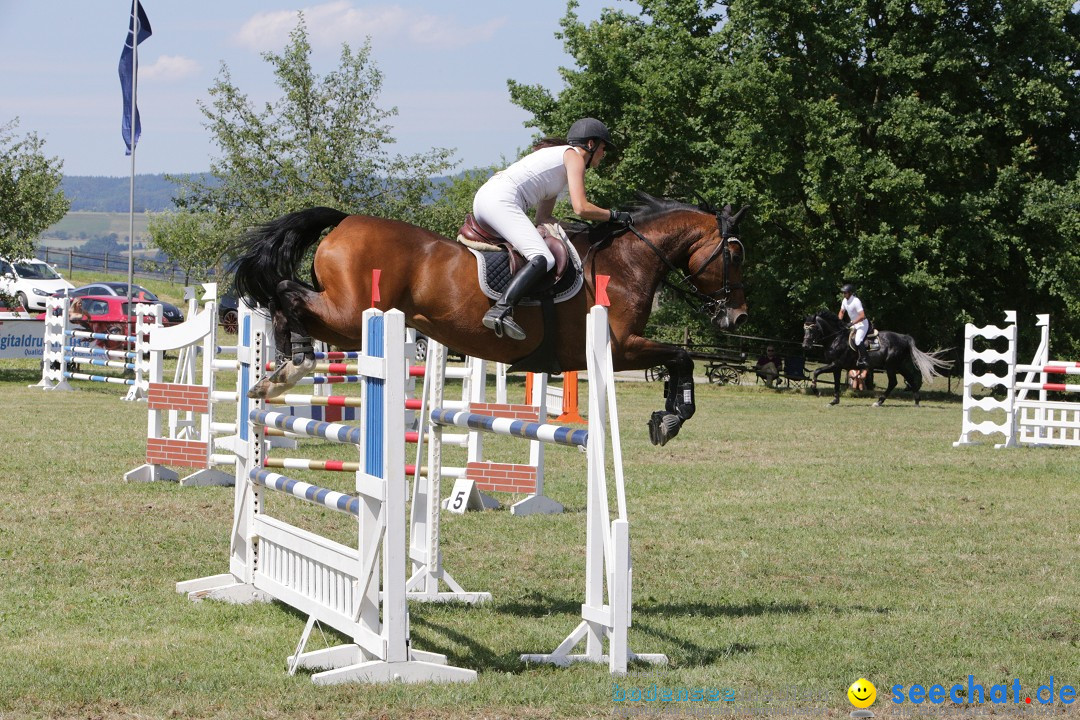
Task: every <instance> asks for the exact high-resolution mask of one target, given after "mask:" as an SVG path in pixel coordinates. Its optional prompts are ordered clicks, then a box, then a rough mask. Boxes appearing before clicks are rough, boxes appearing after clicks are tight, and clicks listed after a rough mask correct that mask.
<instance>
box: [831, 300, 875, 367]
mask: <svg viewBox="0 0 1080 720" xmlns="http://www.w3.org/2000/svg"><path fill="white" fill-rule="evenodd" d="M840 292H841V293H843V295H844V299H843V301H842V302H841V303H840V312H838V313H837V316H838V317H839V318H840V319H841V320H842V319H843V318H844V313H847V316H848V321H849V322H850V323H851V329H852V330H854V331H855V350H856V351H857V352H858V353H859V361H858V363H856V364H857V366H858V367H861V368H864V367H867V362H866V333H867V332H869V331H870V321H868V320H867V319H866V312H865V311H864V310H863V304H862V300H860V299H859V298H858V297H857V296H856V295H855V286H854V285H852V284H851V283H847V284H846V285H844V287H842V288H840Z"/></svg>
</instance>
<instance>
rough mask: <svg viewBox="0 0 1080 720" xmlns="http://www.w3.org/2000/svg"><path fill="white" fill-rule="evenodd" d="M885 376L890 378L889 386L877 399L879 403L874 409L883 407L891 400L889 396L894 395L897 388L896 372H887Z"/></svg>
mask: <svg viewBox="0 0 1080 720" xmlns="http://www.w3.org/2000/svg"><path fill="white" fill-rule="evenodd" d="M885 374H886V375H888V376H889V386H888V387H887V388H885V392H884V393H883V394H882V396H881V397H879V398H878V399H877V402H876V403H874V407H881V406H882V405H884V404H885V401H886V400H888V399H889V395H891V394H892V391H893V389H895V388H896V371H895V370H886V371H885Z"/></svg>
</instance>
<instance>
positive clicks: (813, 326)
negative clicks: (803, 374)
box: [803, 310, 952, 407]
mask: <svg viewBox="0 0 1080 720" xmlns="http://www.w3.org/2000/svg"><path fill="white" fill-rule="evenodd" d="M818 344H820V345H821V346H823V347H824V348H825V361H826V364H825V365H822V366H821V367H819V368H818V369H817V370H814V382H813V385H814V388H815V389H817V379H818V375H821V374H822V373H827V372H829V371H832V374H833V382H834V383H835V384H836V393H835V395H834V396H833V399H832V401H831V402H830V403H829V404H830V405H837V404H839V403H840V387H841V385H840V371H841V370H852V369H855V367H856V363H857V362H858V359H859V354H858V352H856V350H855V348H854V347H852V345H851V341H850V340H849V338H848V325H847V324H846V323H844V322H843V321H841V320H840V318H838V317H837V316H836V313H834V312H830V311H829V310H822V311H820V312H819V313H818V314H817V315H810V316H808V317H807V318H806V319H805V321H804V322H803V349H804V350H809V349H810V348H811V347H812V346H813V345H818ZM868 350H869V352H868V353H867V361H868V363H869V369H870V370H884V371H885V373H886V374H888V376H889V386H888V387H887V388H885V393H884V394H883V395H882V396H881V397H880V398H878V400H877V402H876V403H874V405H875V406H877V407H880V406H881V405H882V404H883V403H884V402H885V401H886V400H888V399H889V395H890V394H891V393H892V391H893V389H894V388H895V387H896V375H897V373H899V374H901V375H903V376H904V381H905V382H907V389H908V390H911V391H912V392H913V393H914V394H915V405H918V404H919V390H920V389H921V388H922V386H923V383H924V382H930V381H931V380H932V379H933V378H935V377H937V376H938V375H939V373H938V369H944V368H948V367H951V366H952V363H951V362H949V361H947V360H942V359H941V357H940V356H941V355H942V353H943V352H944V351H942V350H939V351H937V352H932V353H925V352H923V351H922V350H920V349H919V348H917V347H915V339H914V338H912V337H911V336H910V335H901V334H900V333H894V332H888V331H886V330H881V331H879V332H878V344H877V348H876V349H870V348H868Z"/></svg>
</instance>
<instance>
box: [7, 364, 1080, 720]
mask: <svg viewBox="0 0 1080 720" xmlns="http://www.w3.org/2000/svg"><path fill="white" fill-rule="evenodd" d="M36 379H37V378H36V371H35V370H34V369H32V368H30V367H29V365H28V364H25V363H24V364H20V363H18V362H10V363H7V364H5V365H2V366H0V389H2V390H3V392H4V396H5V412H4V417H5V420H6V422H5V423H4V438H5V442H4V448H3V451H2V453H0V458H2V460H0V463H2V470H3V472H2V477H3V478H4V481H3V487H4V493H3V499H2V500H0V718H4V720H7V719H8V718H25V717H85V718H144V717H149V718H157V717H177V718H187V717H200V718H202V717H212V718H229V719H233V718H235V719H237V720H240V719H246V718H361V717H364V718H367V717H392V718H396V717H419V718H433V717H449V718H475V717H503V718H509V717H527V718H549V717H550V718H563V717H609V716H611V715H612V713H613V711H615V710H616V709H620V708H621V709H623V710H625V708H626V705H627V704H626V703H622V704H618V703H615V702H613V701H612V696H613V680H612V678H611V677H610V676H609V675H608V674H607V672H606V668H601V667H586V666H579V667H574V668H570V669H553V668H548V667H541V666H528V667H527V666H524V665H523V664H521V663H520V662H519V661H518V656H519V654H521V653H526V652H528V653H537V652H550V651H551V650H552V649H553V648H554V647H555V646H556V645H557V644H558V643H559V642H560V641H561V640H562V639H563V637H564V636H565V635H566V634H567V633H568V632H569V631H570V630H571V629H572V628H573V627H574V625H575V624H576V622H577V620H576V618H577V616H578V614H579V612H580V603H581V600H582V590H583V587H582V586H583V570H584V554H583V546H584V512H583V511H584V506H585V476H584V456H583V455H582V454H581V453H579V452H577V451H575V450H571V449H564V448H558V447H551V448H548V451H547V458H548V464H547V490H548V494H549V495H550V496H551V497H553V498H555V499H557V500H559V501H560V502H562V503H563V504H564V505H566V507H567V512H566V513H564V514H562V515H559V516H542V517H527V518H519V517H514V516H511V515H510V513H509V512H506V511H496V512H488V513H470V514H468V515H466V516H445V521H444V525H443V541H444V544H443V549H444V555H445V563H446V566H447V568H448V569H449V571H450V572H451V573H452V574H453V575H454V576H455V578H456V579H457V580H458V581H459V582H460V583H461V584H462V585H464V586H465V588H466V589H467V590H488V591H490V592H491V593H492V594H493V596H494V601H493V602H492V603H490V604H488V605H486V606H481V607H467V606H460V605H448V606H431V605H413V606H412V608H411V612H412V637H413V644H414V645H415V646H416V647H417V648H418V649H422V650H433V651H437V652H442V653H446V654H447V655H448V656H449V659H450V662H451V663H453V664H455V665H459V666H463V667H468V668H474V669H476V670H477V671H478V672H479V679H478V681H477V682H476V683H474V684H470V685H455V686H437V685H429V686H423V685H421V686H401V685H390V686H357V685H344V686H337V687H329V688H325V687H324V688H316V687H314V686H312V684H311V682H310V680H309V679H308V677H307V676H306V675H303V674H298V675H297V676H294V677H290V676H288V675H287V674H286V671H285V657H286V656H287V655H288V654H290V653H291V652H292V650H293V648H294V647H295V645H296V642H297V640H298V639H299V636H300V633H301V631H302V630H303V625H304V620H305V618H303V617H301V616H300V615H298V614H297V613H295V612H293V611H291V610H290V609H288V608H287V607H284V606H281V605H276V604H272V605H257V606H231V605H226V604H218V603H211V602H204V603H198V604H195V603H191V602H189V601H188V600H187V599H186V598H184V597H182V596H180V595H178V594H176V593H175V592H174V585H175V583H176V582H177V581H179V580H186V579H191V578H195V577H200V576H205V575H211V574H216V573H220V572H224V571H225V570H226V569H227V544H226V543H227V540H226V538H227V533H228V529H229V526H230V522H231V514H232V490H231V489H229V488H187V487H179V486H176V485H172V484H147V485H143V484H125V483H124V482H123V481H122V479H121V478H122V475H123V474H124V472H126V471H127V470H129V469H131V468H132V467H135V466H136V465H138V464H140V463H141V462H142V456H143V451H144V448H143V442H144V437H145V423H146V408H145V405H142V404H132V403H124V402H122V401H121V400H120V399H119V396H120V395H121V393H122V391H121V390H119V389H118V388H115V387H108V386H99V385H86V384H80V385H79V386H78V387H79V389H78V390H76V391H74V392H70V393H48V394H46V393H43V392H41V391H38V390H32V389H27V388H26V385H27V384H29V383H31V382H33V381H35V380H36ZM660 392H661V391H660V386H659V385H657V384H655V383H648V384H646V383H620V384H619V391H618V399H619V403H620V419H621V424H622V429H623V443H624V457H625V462H626V468H627V477H628V494H629V502H630V514H631V533H632V541H633V552H634V562H635V566H634V567H635V570H634V583H635V586H634V592H635V616H634V627H633V628H632V630H631V645H632V647H633V648H635V649H637V650H639V651H641V652H662V653H666V654H667V655H668V657H669V658H670V660H671V666H670V668H669V669H667V670H665V671H662V672H661V673H660V674H659V675H652V676H645V675H636V674H632V675H630V676H629V677H627V678H625V679H623V680H622V681H618V682H620V683H621V685H620V688H623V689H624V688H626V687H635V686H636V687H646V686H648V685H649V684H651V683H653V682H656V683H658V684H659V685H660V686H671V687H678V686H682V687H688V688H713V687H719V688H732V689H734V690H736V691H737V693H738V694H739V695H740V696H742V697H746V696H748V695H751V694H755V695H756V696H757V697H759V698H762V697H764V695H765V694H771V695H772V697H773V699H772V700H771V701H770V702H769V703H768V707H769V708H770V709H771V711H772V713H773V715H774V716H777V717H782V716H786V715H788V714H794V710H791V708H793V707H794V705H793V704H791V703H790V702H788V701H787V700H785V699H784V697H785V695H784V693H787V697H789V696H790V693H791V689H792V688H797V689H798V690H799V691H800V692H802V693H804V694H815V695H816V696H818V697H825V698H826V699H825V700H824V701H822V702H819V703H817V705H818V706H821V707H824V708H826V710H825V711H820V712H818V711H815V714H814V715H812V716H815V717H821V716H824V715H826V714H828V715H829V716H832V717H846V716H847V714H848V713H849V712H850V711H851V710H852V707H851V705H850V704H849V703H848V701H847V698H846V695H845V693H846V689H847V687H848V686H849V685H850V684H851V683H852V682H853V681H854V680H856V679H858V678H859V677H866V678H868V679H869V680H870V681H871V682H873V683H874V684H875V685H876V686H877V689H878V701H877V703H876V704H875V705H874V706H873V708H872V710H873V711H874V712H875V714H876V715H877V716H878V717H895V716H899V715H901V714H903V712H904V711H910V710H911V708H912V706H911V705H907V706H903V707H901V708H896V707H893V706H891V703H890V702H889V698H890V692H889V688H891V687H892V686H894V685H897V684H902V685H904V686H910V685H911V684H915V683H920V684H923V685H924V686H926V687H929V686H931V685H933V684H936V683H939V684H942V685H944V686H946V687H948V686H950V685H952V684H954V683H964V684H965V686H966V683H967V680H968V676H969V675H973V676H974V678H975V680H976V681H977V682H978V683H981V684H983V685H984V686H986V687H987V688H989V687H990V686H991V685H993V684H994V683H1012V681H1013V680H1014V679H1019V681H1020V682H1021V683H1022V685H1023V687H1024V688H1025V690H1029V691H1031V692H1034V690H1035V688H1037V687H1038V686H1039V685H1041V684H1044V683H1046V682H1047V681H1048V680H1049V678H1050V677H1051V676H1054V678H1055V683H1056V685H1057V686H1058V687H1059V688H1060V686H1061V685H1065V684H1069V685H1072V686H1074V687H1077V686H1080V610H1078V608H1080V573H1078V572H1077V568H1078V562H1077V561H1078V557H1080V551H1078V543H1080V519H1078V513H1077V511H1076V508H1077V501H1078V500H1080V484H1078V479H1080V478H1078V471H1077V460H1078V459H1080V456H1078V454H1077V451H1075V450H1067V449H1034V448H1023V449H1017V450H1008V451H1006V450H994V449H993V448H992V445H991V444H990V443H988V444H986V445H983V446H979V447H969V448H961V449H954V448H952V447H951V443H952V441H954V440H955V439H956V438H957V436H958V435H959V431H960V406H959V403H958V402H957V401H956V400H955V398H949V397H947V396H946V395H945V394H943V393H942V394H940V395H937V396H934V397H933V398H932V399H930V400H925V401H924V406H923V407H922V408H919V409H916V408H914V407H913V406H912V404H911V402H910V399H909V398H908V397H906V396H905V395H904V394H902V393H901V394H900V396H899V397H898V398H897V399H896V400H895V401H894V402H890V404H889V405H886V406H885V407H884V408H880V409H875V408H871V407H869V405H870V400H869V399H866V398H862V399H853V398H850V397H848V396H845V398H844V401H843V403H842V404H841V405H840V406H839V407H836V408H827V407H825V398H817V397H814V396H812V395H805V394H801V393H795V392H781V393H776V392H772V391H767V390H764V389H762V388H761V387H735V388H732V387H716V386H708V385H705V386H699V388H698V413H697V415H696V417H694V419H693V420H692V421H691V422H689V423H688V424H687V425H686V427H685V429H684V430H683V432H682V434H680V435H679V437H678V438H676V439H675V440H674V441H673V442H672V443H670V444H669V445H667V446H666V447H663V448H653V447H652V446H650V445H649V443H648V438H647V433H646V430H645V422H646V420H647V418H648V416H649V413H650V412H651V411H652V410H655V409H658V408H659V407H660ZM583 396H584V393H583ZM510 443H511V441H508V440H503V439H490V440H489V441H488V443H487V447H488V452H489V456H490V457H493V458H495V457H496V456H498V455H502V454H505V455H506V456H515V457H516V456H519V455H518V454H520V453H521V452H522V451H521V450H520V448H519V447H517V446H516V445H511V444H510ZM305 451H306V452H307V454H310V455H313V456H317V455H318V453H320V452H321V449H320V448H319V447H317V446H314V445H311V446H308V447H306V448H305ZM324 483H325V480H324ZM448 491H449V488H448V487H444V492H448ZM316 521H317V519H316ZM322 642H323V638H322V637H313V638H312V641H311V643H310V644H309V649H312V648H314V647H318V646H319V644H320V643H322ZM641 670H642V669H640V668H635V672H640V671H641ZM759 704H760V703H759ZM1078 704H1080V703H1078ZM656 705H657V703H651V704H649V703H637V704H636V705H634V707H635V708H642V707H646V706H648V707H656ZM716 705H717V703H713V704H712V706H716ZM686 706H687V704H686V703H682V704H679V706H678V707H679V708H682V709H686ZM665 707H666V709H667V710H672V709H673V708H675V705H668V706H665ZM697 707H700V705H699V706H697ZM938 709H939V711H940V710H943V709H948V710H950V712H957V713H958V712H960V711H961V708H958V707H955V706H952V705H951V704H948V703H947V704H946V705H945V706H941V707H939V708H938ZM719 710H720V711H723V712H731V711H732V710H739V711H743V712H746V713H747V714H748V715H750V714H752V713H751V712H750V710H751V706H750V705H746V704H745V703H744V704H743V705H739V704H738V703H726V704H722V707H720V708H719ZM789 710H790V713H789ZM1076 712H1077V711H1076V710H1075V709H1073V710H1072V713H1076ZM939 716H940V712H939Z"/></svg>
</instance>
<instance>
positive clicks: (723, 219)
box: [718, 203, 750, 240]
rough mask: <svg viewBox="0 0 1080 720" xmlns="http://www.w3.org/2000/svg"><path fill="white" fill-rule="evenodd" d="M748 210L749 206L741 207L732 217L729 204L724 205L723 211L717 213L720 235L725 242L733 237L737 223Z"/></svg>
mask: <svg viewBox="0 0 1080 720" xmlns="http://www.w3.org/2000/svg"><path fill="white" fill-rule="evenodd" d="M749 209H750V206H749V205H743V206H742V208H741V209H740V210H739V212H737V213H735V214H734V215H732V214H731V204H730V203H728V204H727V205H724V209H723V210H722V211H721V212H720V213H719V216H718V217H719V220H720V234H721V236H722V237H723V238H724V239H725V240H726V239H728V238H729V237H733V236H734V235H735V230H736V229H737V228H738V227H739V221H740V220H742V218H743V214H745V213H746V211H747V210H749Z"/></svg>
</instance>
